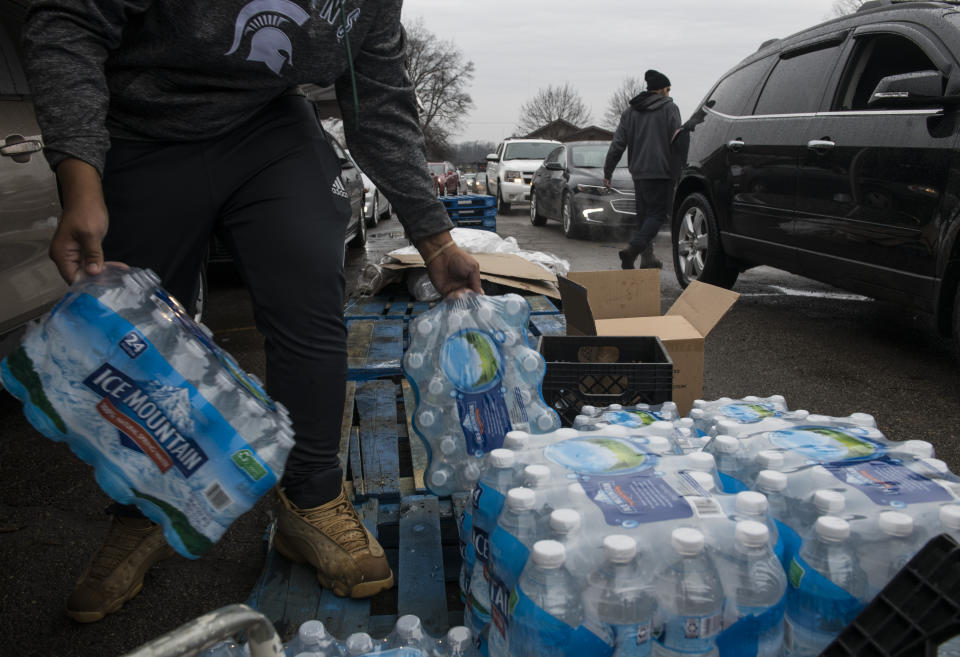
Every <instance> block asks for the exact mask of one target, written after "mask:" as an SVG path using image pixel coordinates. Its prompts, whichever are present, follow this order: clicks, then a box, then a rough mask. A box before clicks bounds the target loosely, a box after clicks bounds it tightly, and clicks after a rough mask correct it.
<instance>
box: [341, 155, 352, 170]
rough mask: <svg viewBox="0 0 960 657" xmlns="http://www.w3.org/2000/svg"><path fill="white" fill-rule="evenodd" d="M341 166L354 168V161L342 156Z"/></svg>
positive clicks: (342, 167)
mask: <svg viewBox="0 0 960 657" xmlns="http://www.w3.org/2000/svg"><path fill="white" fill-rule="evenodd" d="M340 168H341V169H352V168H353V162H351V161H350V160H349V159H348V158H345V157H341V158H340Z"/></svg>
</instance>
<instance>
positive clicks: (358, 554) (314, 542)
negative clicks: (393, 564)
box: [274, 488, 393, 598]
mask: <svg viewBox="0 0 960 657" xmlns="http://www.w3.org/2000/svg"><path fill="white" fill-rule="evenodd" d="M277 495H278V497H279V498H280V513H279V516H278V518H277V534H276V537H275V538H274V546H275V547H276V548H277V552H279V553H280V554H282V555H283V556H284V557H286V558H287V559H289V560H290V561H293V562H295V563H303V562H306V563H309V564H310V565H312V566H313V567H314V568H316V569H317V581H319V582H320V584H321V585H322V586H323V587H324V588H327V589H330V590H332V591H333V592H334V593H335V594H336V595H339V596H350V597H351V598H368V597H370V596H372V595H376V594H377V593H379V592H380V591H385V590H386V589H389V588H390V587H392V586H393V571H391V570H390V565H389V564H388V563H387V558H386V555H385V554H384V552H383V548H382V547H380V544H379V543H377V539H375V538H374V537H373V536H371V534H370V532H368V531H367V528H366V527H364V526H363V523H362V522H361V521H360V517H359V516H358V515H357V511H356V510H355V509H354V508H353V504H351V503H350V500H348V499H347V496H346V495H345V494H344V492H343V490H341V491H340V495H339V497H337V498H336V499H335V500H333V501H331V502H327V503H326V504H324V505H322V506H315V507H313V508H311V509H301V508H298V507H297V506H296V505H295V504H294V503H293V502H291V501H290V500H289V499H287V496H286V495H285V494H284V491H283V489H281V488H277Z"/></svg>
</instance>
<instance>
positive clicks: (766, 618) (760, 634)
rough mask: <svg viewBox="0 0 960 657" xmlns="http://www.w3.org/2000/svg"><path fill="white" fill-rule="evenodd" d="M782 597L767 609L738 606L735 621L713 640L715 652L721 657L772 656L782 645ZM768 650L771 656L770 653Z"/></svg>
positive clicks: (785, 601) (783, 606) (784, 597)
mask: <svg viewBox="0 0 960 657" xmlns="http://www.w3.org/2000/svg"><path fill="white" fill-rule="evenodd" d="M786 605H787V596H786V594H784V596H783V597H782V598H780V602H778V603H777V604H775V605H773V606H771V607H745V606H738V607H737V613H738V615H739V620H737V622H735V623H734V624H733V625H731V626H730V627H728V628H726V629H725V630H723V632H721V633H720V635H719V636H717V639H716V641H717V648H718V649H719V650H720V654H722V655H723V656H724V657H758V656H759V655H763V656H764V657H766V656H767V655H771V656H772V655H776V654H777V652H778V651H779V650H780V643H781V642H782V641H783V613H784V610H785V608H786ZM771 650H772V652H771Z"/></svg>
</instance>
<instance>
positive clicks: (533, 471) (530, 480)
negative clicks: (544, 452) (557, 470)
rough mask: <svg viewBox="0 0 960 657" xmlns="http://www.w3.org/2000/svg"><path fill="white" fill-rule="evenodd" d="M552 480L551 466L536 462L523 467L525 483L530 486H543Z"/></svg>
mask: <svg viewBox="0 0 960 657" xmlns="http://www.w3.org/2000/svg"><path fill="white" fill-rule="evenodd" d="M548 481H550V468H548V467H547V466H545V465H542V464H539V463H535V464H533V465H528V466H527V467H525V468H524V469H523V484H524V485H525V486H529V487H530V488H541V487H543V485H544V484H546V483H547V482H548Z"/></svg>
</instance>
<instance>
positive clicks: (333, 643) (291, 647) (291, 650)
mask: <svg viewBox="0 0 960 657" xmlns="http://www.w3.org/2000/svg"><path fill="white" fill-rule="evenodd" d="M284 650H285V653H286V655H287V657H297V655H304V654H305V655H310V657H314V656H316V657H335V656H336V655H338V654H339V652H338V646H337V640H336V638H334V637H333V636H331V635H330V633H329V632H327V629H326V628H325V627H324V626H323V623H321V622H320V621H318V620H309V621H306V622H304V623H301V624H300V627H299V628H298V629H297V635H296V636H295V637H294V638H292V639H291V640H290V642H289V643H287V645H286V646H284Z"/></svg>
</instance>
